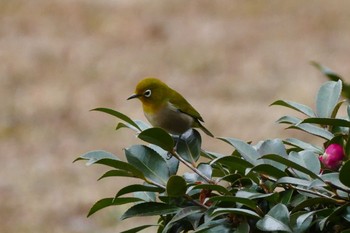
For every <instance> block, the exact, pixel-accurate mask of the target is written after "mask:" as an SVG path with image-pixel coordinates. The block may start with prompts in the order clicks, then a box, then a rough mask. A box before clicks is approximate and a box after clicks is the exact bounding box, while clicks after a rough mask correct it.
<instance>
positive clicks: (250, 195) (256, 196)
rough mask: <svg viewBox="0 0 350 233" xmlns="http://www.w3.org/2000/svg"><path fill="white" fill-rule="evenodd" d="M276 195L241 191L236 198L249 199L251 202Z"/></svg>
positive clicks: (247, 190) (246, 190)
mask: <svg viewBox="0 0 350 233" xmlns="http://www.w3.org/2000/svg"><path fill="white" fill-rule="evenodd" d="M275 194H276V193H259V192H257V191H253V190H249V189H241V190H239V191H238V192H237V193H236V197H241V198H247V199H250V200H254V199H261V198H268V197H271V196H273V195H275Z"/></svg>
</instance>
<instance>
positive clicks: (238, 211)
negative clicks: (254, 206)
mask: <svg viewBox="0 0 350 233" xmlns="http://www.w3.org/2000/svg"><path fill="white" fill-rule="evenodd" d="M230 213H233V214H237V215H243V216H248V217H252V218H260V216H259V215H258V214H257V213H255V212H254V211H252V210H248V209H241V208H217V209H215V210H214V211H213V213H212V214H211V216H212V217H217V216H220V215H223V214H230Z"/></svg>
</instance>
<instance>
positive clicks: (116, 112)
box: [91, 108, 141, 131]
mask: <svg viewBox="0 0 350 233" xmlns="http://www.w3.org/2000/svg"><path fill="white" fill-rule="evenodd" d="M91 111H99V112H104V113H107V114H109V115H112V116H115V117H117V118H119V119H121V120H123V121H125V122H126V123H128V124H130V125H132V126H134V127H135V128H137V129H138V130H139V131H141V129H140V128H139V126H138V125H137V124H136V123H135V122H134V121H133V120H131V119H130V118H129V117H128V116H126V115H125V114H123V113H121V112H118V111H115V110H113V109H109V108H95V109H92V110H91Z"/></svg>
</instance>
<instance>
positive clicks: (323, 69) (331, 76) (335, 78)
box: [311, 61, 342, 81]
mask: <svg viewBox="0 0 350 233" xmlns="http://www.w3.org/2000/svg"><path fill="white" fill-rule="evenodd" d="M311 65H313V66H314V67H316V68H317V69H318V70H319V71H321V72H322V73H323V74H324V75H325V76H327V77H328V78H329V79H330V80H332V81H338V80H339V79H340V80H341V79H342V78H341V76H340V75H338V74H336V73H335V72H334V71H332V70H331V69H329V68H328V67H325V66H323V65H321V64H319V63H318V62H315V61H311Z"/></svg>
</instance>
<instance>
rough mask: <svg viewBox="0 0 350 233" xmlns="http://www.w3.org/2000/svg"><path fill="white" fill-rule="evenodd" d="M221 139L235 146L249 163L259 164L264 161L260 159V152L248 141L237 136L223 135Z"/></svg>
mask: <svg viewBox="0 0 350 233" xmlns="http://www.w3.org/2000/svg"><path fill="white" fill-rule="evenodd" d="M219 139H220V140H222V141H224V142H227V143H229V144H230V145H232V146H233V147H235V148H236V150H237V151H238V152H239V153H240V154H241V155H242V157H243V158H244V159H246V160H247V161H248V162H249V163H251V164H253V165H258V164H261V163H262V161H260V160H258V159H259V158H260V155H259V153H258V152H257V151H256V149H254V147H252V146H251V145H249V144H248V143H246V142H244V141H241V140H239V139H235V138H224V137H221V138H219Z"/></svg>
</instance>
